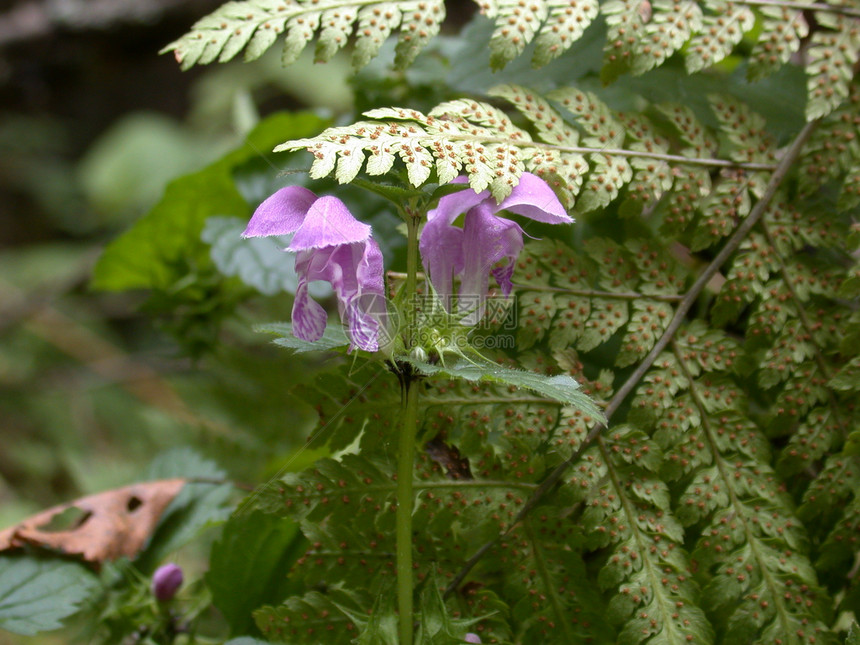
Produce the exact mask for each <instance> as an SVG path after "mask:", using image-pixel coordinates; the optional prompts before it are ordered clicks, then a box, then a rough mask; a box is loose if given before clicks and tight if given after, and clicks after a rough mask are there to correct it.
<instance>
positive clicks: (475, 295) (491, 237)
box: [459, 205, 523, 324]
mask: <svg viewBox="0 0 860 645" xmlns="http://www.w3.org/2000/svg"><path fill="white" fill-rule="evenodd" d="M463 245H464V247H465V248H466V249H468V253H466V254H465V266H464V268H463V279H462V282H461V284H460V297H459V310H460V312H461V313H465V312H471V314H470V315H469V316H468V317H467V321H468V322H467V324H475V323H477V322H478V321H479V320H480V319H481V318H482V317H483V315H484V306H485V304H486V303H485V300H486V296H487V291H488V290H489V286H490V273H493V274H494V275H495V276H496V279H497V280H498V281H499V284H500V286H501V287H502V291H503V292H504V293H505V295H507V294H509V293H510V291H511V281H510V278H511V274H512V273H513V264H514V261H515V260H516V258H517V256H518V255H519V254H520V251H521V250H522V248H523V231H522V229H521V228H520V226H519V224H517V223H516V222H513V221H511V220H508V219H504V218H501V217H498V216H496V215H494V214H493V213H492V210H491V207H489V206H488V205H483V206H480V207H477V208H473V209H472V210H470V211H469V212H468V214H467V215H466V222H465V226H464V228H463ZM498 262H504V265H503V266H502V267H501V268H499V269H496V264H497V263H498Z"/></svg>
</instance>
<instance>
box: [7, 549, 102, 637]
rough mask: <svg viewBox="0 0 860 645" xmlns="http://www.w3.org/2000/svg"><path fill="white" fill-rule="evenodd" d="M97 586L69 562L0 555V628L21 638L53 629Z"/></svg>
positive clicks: (76, 566) (96, 583)
mask: <svg viewBox="0 0 860 645" xmlns="http://www.w3.org/2000/svg"><path fill="white" fill-rule="evenodd" d="M97 585H98V582H97V580H96V578H95V577H94V576H93V575H92V574H91V573H90V572H89V571H87V570H86V569H85V568H84V567H82V566H81V565H78V564H74V563H72V562H64V561H62V560H40V559H37V558H33V557H10V556H0V629H5V630H8V631H10V632H14V633H16V634H24V635H32V634H36V633H38V632H43V631H48V630H52V629H57V628H58V627H61V626H62V620H63V619H64V618H67V617H68V616H70V615H72V614H74V613H75V612H76V611H78V609H79V607H80V605H81V604H82V603H83V602H84V601H85V600H86V599H87V597H88V596H89V595H90V593H91V592H92V591H94V590H95V588H96V586H97Z"/></svg>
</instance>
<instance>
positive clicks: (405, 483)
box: [396, 206, 421, 645]
mask: <svg viewBox="0 0 860 645" xmlns="http://www.w3.org/2000/svg"><path fill="white" fill-rule="evenodd" d="M405 215H406V229H407V233H406V238H407V239H406V245H407V246H406V307H405V309H406V311H405V317H406V320H405V322H406V329H405V335H404V339H403V340H404V346H405V347H406V349H407V350H408V349H411V348H412V347H413V345H414V344H415V328H414V327H415V315H414V314H415V311H414V307H415V305H416V302H415V295H416V293H417V283H418V227H419V225H420V223H421V214H420V212H418V211H417V210H416V209H415V208H414V207H413V206H410V207H408V208H406V209H405ZM399 377H400V387H401V420H400V438H399V448H398V453H397V517H396V522H397V529H396V539H397V545H396V552H397V609H398V611H399V613H400V619H399V620H400V630H399V632H400V645H412V631H413V622H414V620H413V616H412V613H413V609H412V595H413V576H412V505H413V499H414V494H413V473H412V471H413V468H414V466H415V436H416V433H417V430H418V379H417V377H416V375H415V373H414V372H413V370H412V368H411V366H409V365H401V366H400V374H399Z"/></svg>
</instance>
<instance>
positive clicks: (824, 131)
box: [800, 83, 860, 195]
mask: <svg viewBox="0 0 860 645" xmlns="http://www.w3.org/2000/svg"><path fill="white" fill-rule="evenodd" d="M858 127H860V84H857V83H852V84H851V85H850V88H849V96H848V100H847V101H845V103H843V104H842V105H841V106H839V107H838V108H837V109H836V110H834V111H833V112H831V113H830V114H829V115H828V116H827V117H825V118H824V120H823V121H822V122H821V125H820V126H819V127H818V129H817V130H816V131H815V132H814V133H813V135H812V137H810V139H809V141H808V142H807V144H806V146H804V149H803V155H802V157H801V161H800V164H801V165H802V167H803V169H804V170H805V172H803V173H802V174H801V176H800V187H801V190H802V192H803V193H804V194H807V195H808V194H811V193H813V192H814V191H815V190H816V189H818V188H819V187H820V186H821V185H822V184H824V183H825V182H827V181H829V180H831V179H836V178H840V177H843V176H845V175H846V174H848V175H849V176H852V175H853V174H854V171H853V170H852V167H853V166H854V165H855V163H856V162H855V160H856V159H857V158H858V155H860V141H858V137H857V128H858Z"/></svg>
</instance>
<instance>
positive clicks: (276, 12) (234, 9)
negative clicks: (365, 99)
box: [161, 0, 445, 69]
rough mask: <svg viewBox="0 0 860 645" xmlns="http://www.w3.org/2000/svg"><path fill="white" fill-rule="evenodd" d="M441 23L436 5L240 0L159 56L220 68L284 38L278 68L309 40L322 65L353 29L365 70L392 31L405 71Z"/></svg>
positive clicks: (423, 0)
mask: <svg viewBox="0 0 860 645" xmlns="http://www.w3.org/2000/svg"><path fill="white" fill-rule="evenodd" d="M444 18H445V5H444V3H442V2H441V0H405V1H403V2H398V3H394V2H385V1H381V2H355V1H352V2H351V1H349V0H346V1H344V0H295V1H294V2H282V1H281V0H244V1H239V2H229V3H227V4H225V5H224V6H222V7H220V8H219V9H216V10H215V11H214V12H212V13H211V14H209V15H208V16H206V17H205V18H202V19H201V20H199V21H197V23H195V24H194V26H193V27H192V29H191V31H190V32H188V33H187V34H185V35H184V36H182V37H181V38H179V39H177V40H175V41H174V42H172V43H170V44H169V45H167V46H166V47H165V48H164V49H162V50H161V53H165V52H170V51H172V52H173V54H174V56H175V57H176V60H177V61H178V62H179V63H180V64H181V65H182V69H189V68H190V67H192V66H194V65H205V64H207V63H211V62H212V61H214V60H216V59H217V60H218V61H219V62H222V63H224V62H227V61H229V60H231V59H233V58H234V57H235V56H236V55H237V54H239V52H241V51H242V50H243V49H244V50H245V59H246V60H254V59H256V58H259V57H260V56H261V55H262V54H263V53H264V52H265V51H266V50H267V49H268V48H269V47H271V46H272V45H273V44H274V43H275V41H276V40H277V39H278V37H279V36H280V35H281V34H283V33H286V36H285V38H284V47H283V55H282V58H283V61H284V64H289V63H292V62H294V61H295V60H296V59H297V58H298V56H299V54H301V53H302V51H303V50H304V48H305V47H306V46H307V45H308V43H309V42H310V41H311V40H313V38H314V36H315V35H316V36H317V44H316V59H317V60H318V61H328V60H330V59H331V58H332V56H334V55H335V54H336V53H337V52H338V50H340V49H341V48H343V47H344V46H345V45H346V44H347V42H348V40H349V37H350V35H351V34H352V32H353V28H354V27H356V29H355V37H356V42H357V44H356V48H355V50H354V52H353V66H354V67H356V68H358V67H362V66H364V65H366V64H367V63H368V62H369V61H370V59H371V58H373V57H374V56H375V55H376V54H377V52H378V51H379V48H380V47H381V46H382V43H383V42H384V41H385V39H386V38H387V37H388V35H389V34H391V33H392V32H394V31H395V30H399V32H400V34H399V36H400V37H399V41H398V45H397V61H396V64H397V66H399V67H405V66H406V65H408V64H409V63H411V62H412V60H413V59H414V58H415V56H416V55H417V54H418V52H419V51H420V50H421V49H422V48H423V47H424V46H425V45H426V44H427V42H428V41H429V40H430V39H431V38H432V37H433V36H435V35H436V33H438V31H439V25H440V24H441V23H442V21H443V20H444ZM356 23H357V24H356ZM317 32H319V33H317Z"/></svg>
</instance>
